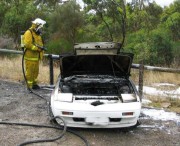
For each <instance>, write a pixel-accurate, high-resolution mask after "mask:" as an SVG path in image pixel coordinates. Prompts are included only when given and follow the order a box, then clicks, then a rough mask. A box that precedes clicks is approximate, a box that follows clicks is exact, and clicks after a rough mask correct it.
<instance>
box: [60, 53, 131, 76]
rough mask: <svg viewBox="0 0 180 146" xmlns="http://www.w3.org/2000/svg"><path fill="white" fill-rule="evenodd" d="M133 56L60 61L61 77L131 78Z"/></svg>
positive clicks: (106, 56)
mask: <svg viewBox="0 0 180 146" xmlns="http://www.w3.org/2000/svg"><path fill="white" fill-rule="evenodd" d="M132 60H133V54H131V53H121V54H118V55H73V56H65V57H63V58H61V59H60V69H61V77H62V78H65V77H69V76H72V75H113V76H118V77H129V76H130V69H131V64H132Z"/></svg>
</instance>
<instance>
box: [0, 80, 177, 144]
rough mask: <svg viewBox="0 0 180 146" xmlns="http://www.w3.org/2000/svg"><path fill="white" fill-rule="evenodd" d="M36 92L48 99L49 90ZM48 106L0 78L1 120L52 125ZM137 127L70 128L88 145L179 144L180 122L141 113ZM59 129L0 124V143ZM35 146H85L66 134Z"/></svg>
mask: <svg viewBox="0 0 180 146" xmlns="http://www.w3.org/2000/svg"><path fill="white" fill-rule="evenodd" d="M38 93H39V94H41V95H43V96H44V97H45V98H47V99H50V93H51V92H50V91H47V90H40V91H38ZM49 119H50V118H49V116H48V114H47V105H46V102H45V101H44V100H42V99H41V98H39V97H37V96H35V95H33V94H30V93H29V92H28V91H27V90H26V88H25V87H24V86H23V85H22V84H21V83H16V82H10V81H5V80H2V79H0V122H2V121H6V122H23V123H34V124H47V125H48V124H49V125H50V124H51V123H50V121H49ZM140 122H141V125H140V126H139V127H137V128H136V129H80V128H78V129H77V128H76V129H72V130H74V131H76V132H78V133H79V134H81V135H82V136H84V137H85V138H86V139H87V141H88V143H89V145H90V146H180V124H179V123H176V122H174V121H154V120H152V119H150V118H148V117H144V116H143V115H142V116H141V117H140ZM60 133H61V132H60V131H58V130H53V129H46V128H34V127H23V126H14V125H13V126H12V125H1V124H0V146H15V145H18V144H20V143H22V142H25V141H28V140H33V139H44V138H51V137H57V136H58V135H60ZM31 145H34V146H84V145H85V144H84V143H83V141H82V140H81V139H80V138H79V137H77V136H75V135H73V134H71V133H68V132H67V133H66V134H65V136H64V137H63V138H61V139H60V140H57V141H55V142H48V143H39V144H31Z"/></svg>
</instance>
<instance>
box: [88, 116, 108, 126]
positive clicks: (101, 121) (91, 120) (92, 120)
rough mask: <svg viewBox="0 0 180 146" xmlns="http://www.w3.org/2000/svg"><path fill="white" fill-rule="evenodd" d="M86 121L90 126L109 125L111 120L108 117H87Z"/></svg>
mask: <svg viewBox="0 0 180 146" xmlns="http://www.w3.org/2000/svg"><path fill="white" fill-rule="evenodd" d="M85 121H86V123H87V124H88V125H108V123H109V118H106V117H87V118H86V120H85Z"/></svg>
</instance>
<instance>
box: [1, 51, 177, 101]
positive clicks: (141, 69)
mask: <svg viewBox="0 0 180 146" xmlns="http://www.w3.org/2000/svg"><path fill="white" fill-rule="evenodd" d="M0 52H4V53H13V54H23V51H16V50H8V49H1V48H0ZM44 56H45V57H48V58H49V79H50V85H53V84H54V68H53V60H55V59H56V60H57V59H59V58H60V57H63V55H54V54H44ZM131 67H132V68H134V69H139V89H138V90H139V94H140V97H142V96H143V92H142V91H143V74H144V69H145V70H151V71H159V72H169V73H180V69H174V68H165V67H155V66H148V65H143V64H132V66H131Z"/></svg>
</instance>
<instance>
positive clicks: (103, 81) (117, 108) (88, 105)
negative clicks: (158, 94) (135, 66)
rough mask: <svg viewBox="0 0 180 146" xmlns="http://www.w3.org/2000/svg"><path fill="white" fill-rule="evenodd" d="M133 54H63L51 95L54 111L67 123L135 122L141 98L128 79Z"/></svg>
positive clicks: (108, 124) (97, 125)
mask: <svg viewBox="0 0 180 146" xmlns="http://www.w3.org/2000/svg"><path fill="white" fill-rule="evenodd" d="M83 47H84V44H83ZM91 47H92V44H91ZM113 51H114V50H113ZM96 53H97V52H96ZM132 58H133V57H132V54H110V55H108V54H92V53H91V55H87V54H86V55H83V54H80V55H72V56H66V57H63V58H62V59H61V60H60V64H61V65H60V67H61V74H60V76H59V78H58V82H57V84H56V86H55V89H54V91H53V92H52V95H51V109H52V113H53V115H54V116H61V117H62V118H64V120H65V121H66V124H67V126H68V127H81V128H120V127H131V126H135V125H136V124H137V122H138V118H139V115H140V111H141V101H140V98H139V96H138V93H137V90H136V88H135V85H134V84H133V82H132V81H131V80H130V79H129V75H130V68H131V64H132ZM57 122H58V123H59V124H61V121H58V120H57Z"/></svg>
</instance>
